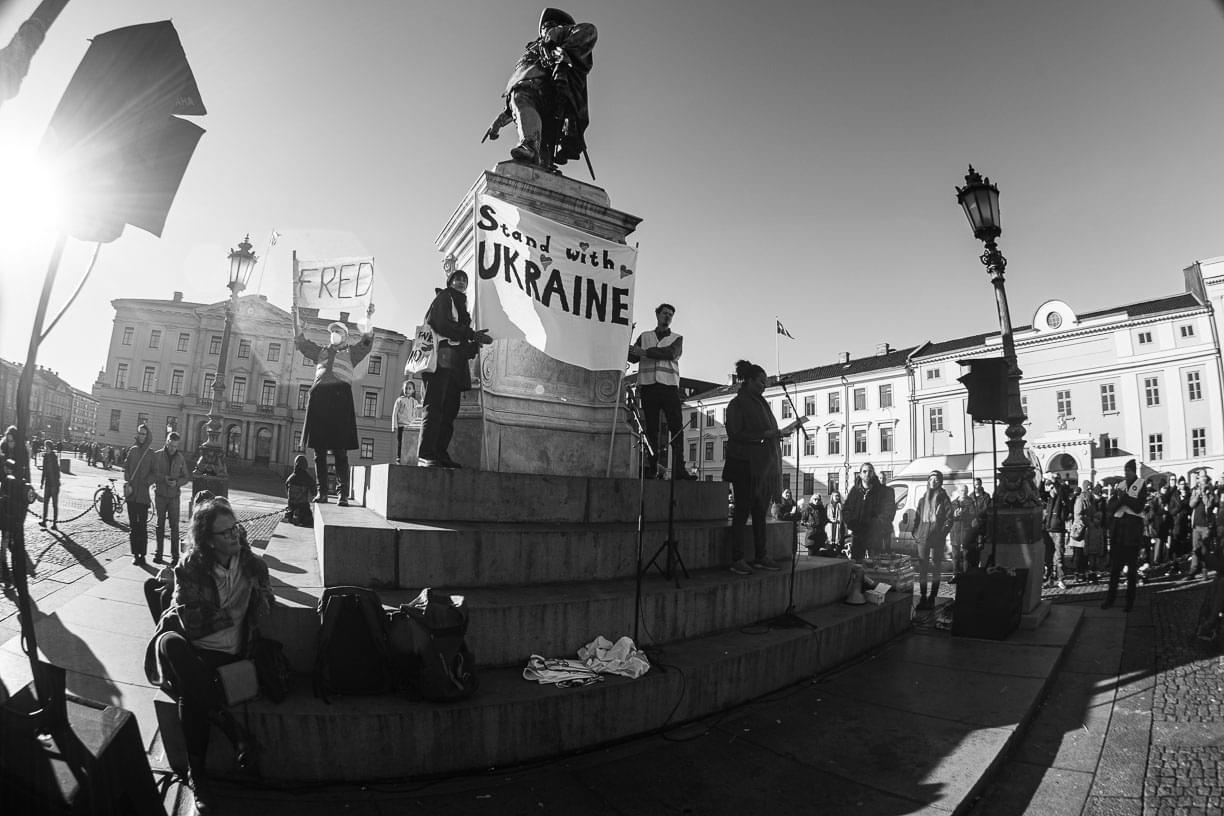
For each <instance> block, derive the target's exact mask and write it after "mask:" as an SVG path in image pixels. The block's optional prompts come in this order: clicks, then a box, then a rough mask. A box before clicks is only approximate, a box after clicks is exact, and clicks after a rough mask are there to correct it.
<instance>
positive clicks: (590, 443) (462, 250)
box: [435, 162, 641, 476]
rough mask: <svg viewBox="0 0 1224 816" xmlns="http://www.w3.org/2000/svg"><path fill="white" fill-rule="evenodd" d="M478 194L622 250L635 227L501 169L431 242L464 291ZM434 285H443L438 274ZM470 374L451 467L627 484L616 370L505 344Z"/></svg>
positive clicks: (554, 181) (596, 196) (628, 218)
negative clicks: (461, 277)
mask: <svg viewBox="0 0 1224 816" xmlns="http://www.w3.org/2000/svg"><path fill="white" fill-rule="evenodd" d="M482 193H488V194H490V195H493V196H496V197H497V198H499V199H501V200H503V201H507V202H509V203H512V204H514V205H516V206H518V207H520V208H523V209H527V210H530V211H532V212H533V213H536V214H538V215H541V216H543V217H545V218H548V219H551V220H553V221H558V222H560V223H562V224H566V225H568V226H570V227H573V228H575V229H579V230H582V231H584V232H587V233H590V234H592V235H596V236H599V237H600V238H603V239H606V240H611V241H616V242H618V243H622V244H623V243H625V238H626V237H627V236H628V235H629V234H630V233H632V232H633V230H634V229H636V227H637V225H638V223H640V221H641V219H640V218H638V217H637V216H634V215H630V214H628V213H624V212H620V211H619V210H615V209H612V207H611V206H609V203H610V202H609V199H608V194H607V192H605V191H604V190H603V189H601V188H599V187H596V186H594V185H591V184H586V183H583V182H580V181H576V180H574V179H570V178H566V177H565V176H560V175H556V174H553V173H548V172H544V171H541V170H540V169H538V168H535V167H531V166H528V165H523V164H518V163H515V162H502V163H501V164H499V165H497V167H496V168H494V169H493V170H491V171H485V172H484V173H482V174H481V175H480V177H479V178H478V179H477V180H476V183H475V184H474V185H472V188H471V190H469V191H468V193H467V195H466V196H464V198H463V200H462V201H461V202H460V203H459V205H458V206H457V207H456V208H455V211H454V213H453V214H452V215H451V217H450V220H449V221H448V222H447V224H446V227H445V228H444V229H443V230H442V233H441V234H440V235H439V236H438V238H437V240H436V242H435V243H436V245H437V247H438V249H439V251H441V253H442V254H443V255H444V256H445V255H447V254H453V255H454V256H455V258H456V259H457V263H458V267H459V268H460V269H464V270H466V271H467V272H468V274H469V275H470V276H471V278H472V280H473V288H474V287H475V285H476V284H475V277H476V275H475V267H476V261H475V253H476V245H475V241H474V237H475V229H474V226H475V225H474V223H473V201H474V200H475V198H476V196H478V195H480V194H482ZM437 285H438V286H441V285H443V284H442V275H441V273H439V276H438V284H437ZM469 291H470V290H469ZM477 319H479V304H477ZM627 351H628V344H626V352H627ZM472 365H473V371H472V381H473V383H474V384H475V385H476V387H475V388H474V389H473V390H471V391H468V392H466V393H465V394H464V395H463V400H462V402H461V405H460V409H459V416H458V419H457V420H456V422H455V438H454V440H453V441H452V443H451V455H452V456H454V457H455V458H456V459H457V460H459V461H460V462H464V463H465V464H468V465H469V466H479V467H480V469H482V470H492V471H498V472H509V473H537V474H550V475H561V476H630V475H632V474H633V472H634V467H633V457H634V455H635V454H634V453H633V450H632V445H631V442H632V438H631V437H630V435H629V431H628V427H627V426H626V424H625V422H624V416H623V411H622V410H621V408H620V402H621V400H620V381H621V374H622V371H623V370H622V369H616V370H607V371H590V370H588V369H585V368H580V367H578V366H574V365H569V364H568V363H563V362H560V361H558V360H554V359H552V358H551V357H548V356H547V355H545V354H544V353H543V352H541V351H539V350H537V349H536V348H535V347H533V346H531V345H529V344H528V343H526V342H524V341H520V340H506V339H500V340H494V342H493V344H492V345H491V346H486V347H485V348H483V349H482V350H481V352H480V356H479V357H478V358H477V359H476V360H475V361H473V363H472Z"/></svg>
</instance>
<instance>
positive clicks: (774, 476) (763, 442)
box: [722, 360, 808, 575]
mask: <svg viewBox="0 0 1224 816" xmlns="http://www.w3.org/2000/svg"><path fill="white" fill-rule="evenodd" d="M735 376H736V378H737V379H738V380H739V381H740V389H739V393H738V394H737V395H736V396H735V399H733V400H731V402H730V403H729V404H728V405H727V461H726V464H725V465H724V466H723V474H722V477H723V481H725V482H730V483H731V489H732V490H733V491H735V511H734V513H733V514H732V516H731V559H732V562H731V571H732V572H734V573H735V574H737V575H751V574H752V571H753V569H761V570H769V571H775V572H776V571H777V570H778V569H780V567H779V566H778V565H777V564H775V563H774V562H773V561H772V560H770V558H769V556H768V555H767V554H766V552H765V514H766V513H767V512H768V511H769V505H770V502H772V501H773V500H774V499H775V498H776V497H777V496H778V495H779V494H780V493H781V490H782V449H781V445H780V440H781V439H782V438H783V437H785V436H788V435H789V434H791V433H794V431H795V429H796V428H798V427H799V426H801V425H803V424H805V423H806V422H807V421H808V418H807V417H799V418H798V419H796V420H795V421H794V422H792V423H790V424H789V425H787V426H786V427H785V428H779V427H778V421H777V420H776V419H774V415H773V411H772V410H771V409H770V407H769V403H768V402H766V401H765V398H764V397H763V396H761V395H762V394H763V393H764V392H765V387H766V386H767V385H768V384H769V380H768V378H767V377H766V376H765V369H763V368H761V367H760V366H759V365H756V364H755V363H750V362H748V361H747V360H740V361H739V362H737V363H736V364H735ZM749 514H751V515H752V541H753V548H754V549H753V552H754V555H753V559H752V565H751V566H749V564H748V562H747V561H745V560H744V550H745V546H744V545H745V543H746V541H745V539H747V537H748V530H747V522H748V516H749Z"/></svg>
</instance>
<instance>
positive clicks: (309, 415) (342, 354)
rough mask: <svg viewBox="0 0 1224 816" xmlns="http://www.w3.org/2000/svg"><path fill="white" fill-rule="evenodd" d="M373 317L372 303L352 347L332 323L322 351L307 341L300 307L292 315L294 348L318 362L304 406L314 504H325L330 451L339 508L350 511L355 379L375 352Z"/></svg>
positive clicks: (304, 441) (343, 329)
mask: <svg viewBox="0 0 1224 816" xmlns="http://www.w3.org/2000/svg"><path fill="white" fill-rule="evenodd" d="M373 314H374V304H373V303H371V304H370V308H369V309H368V310H367V312H366V324H365V326H364V328H363V329H362V332H361V337H360V338H359V339H358V340H357V342H356V343H349V330H348V326H346V325H345V324H344V323H330V324H328V326H327V332H328V341H329V342H328V344H327V345H325V346H320V345H319V344H317V343H315V342H313V341H311V340H308V339H307V338H306V334H305V331H304V330H303V328H302V326H301V323H300V322H299V319H298V313H297V308H294V310H293V333H294V345H296V346H297V350H298V351H300V352H301V353H302V356H303V357H305V358H307V359H309V360H314V362H315V379H314V384H313V385H311V386H310V395H309V399H308V400H307V402H306V422H305V424H304V427H303V428H302V445H303V447H309V448H311V449H312V450H313V451H314V460H315V473H316V474H318V479H319V492H318V493H317V494H316V495H315V501H316V502H319V503H320V504H326V503H327V454H328V452H329V451H330V452H331V454H332V456H333V458H334V459H335V464H336V483H337V485H338V486H339V490H340V500H339V502H338V504H339V505H340V506H341V507H347V506H348V496H349V467H348V452H349V451H351V450H356V449H357V446H358V440H357V412H356V411H355V410H354V409H353V377H354V376H355V370H356V368H357V365H358V364H359V363H360V362H361V361H362V360H364V359H365V357H366V355H367V354H369V353H370V349H372V348H373V347H374V326H373V323H372V321H371V320H370V317H371V316H372V315H373Z"/></svg>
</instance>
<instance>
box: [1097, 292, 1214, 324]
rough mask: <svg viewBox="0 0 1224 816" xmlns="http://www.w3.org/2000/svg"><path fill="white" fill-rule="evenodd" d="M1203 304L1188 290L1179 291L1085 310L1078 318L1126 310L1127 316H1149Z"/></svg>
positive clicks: (1197, 306)
mask: <svg viewBox="0 0 1224 816" xmlns="http://www.w3.org/2000/svg"><path fill="white" fill-rule="evenodd" d="M1202 306H1203V304H1201V303H1199V301H1198V298H1196V297H1195V296H1194V295H1193V294H1191V293H1190V292H1179V293H1178V294H1176V295H1169V296H1168V297H1162V298H1156V299H1155V300H1145V301H1142V302H1140V303H1129V304H1127V305H1125V306H1114V307H1113V308H1111V309H1098V310H1097V311H1095V312H1085V313H1084V314H1082V315H1079V317H1080V319H1081V320H1083V319H1086V318H1089V317H1104V316H1106V315H1111V314H1117V313H1119V312H1126V316H1127V317H1132V318H1133V317H1149V316H1151V315H1158V314H1165V313H1167V312H1180V311H1183V310H1185V309H1201V308H1202Z"/></svg>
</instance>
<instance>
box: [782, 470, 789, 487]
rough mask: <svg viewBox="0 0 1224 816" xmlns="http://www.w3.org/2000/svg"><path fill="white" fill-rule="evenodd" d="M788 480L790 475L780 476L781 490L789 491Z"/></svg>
mask: <svg viewBox="0 0 1224 816" xmlns="http://www.w3.org/2000/svg"><path fill="white" fill-rule="evenodd" d="M790 479H791V475H790V474H789V473H783V474H782V489H783V490H790Z"/></svg>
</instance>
